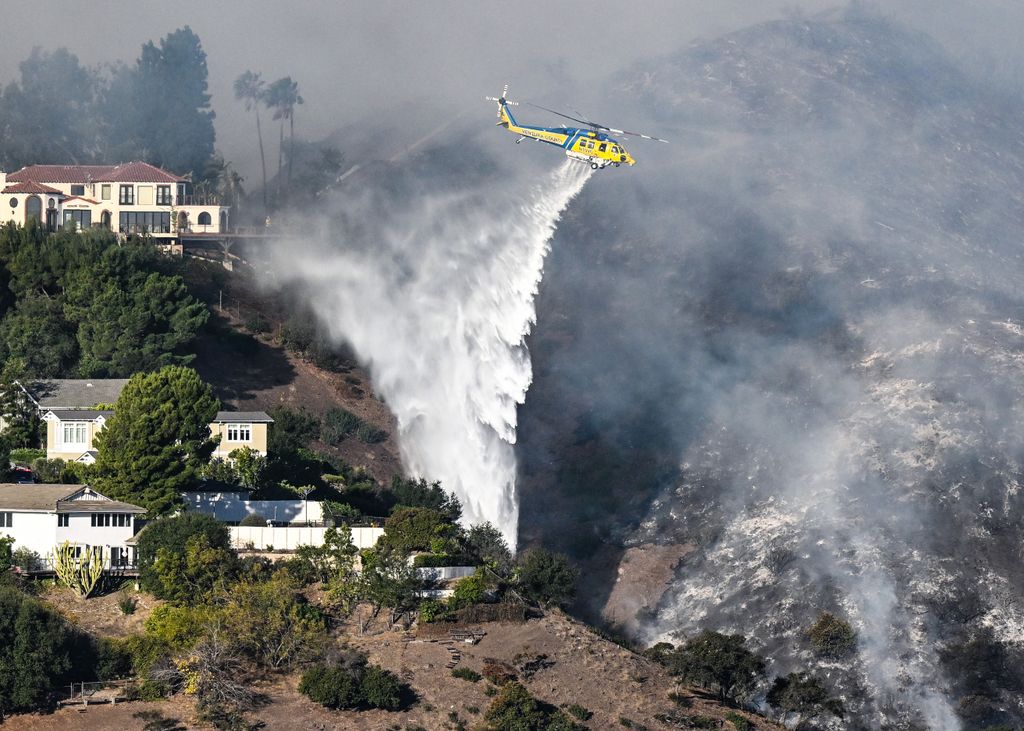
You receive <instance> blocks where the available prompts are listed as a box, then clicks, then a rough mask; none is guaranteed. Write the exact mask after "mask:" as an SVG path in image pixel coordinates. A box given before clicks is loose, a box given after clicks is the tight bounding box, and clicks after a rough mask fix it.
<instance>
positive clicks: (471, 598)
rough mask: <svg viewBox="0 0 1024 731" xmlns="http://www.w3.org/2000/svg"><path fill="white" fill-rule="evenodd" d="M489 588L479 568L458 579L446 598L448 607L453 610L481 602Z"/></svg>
mask: <svg viewBox="0 0 1024 731" xmlns="http://www.w3.org/2000/svg"><path fill="white" fill-rule="evenodd" d="M488 588H489V585H488V582H487V579H486V577H485V576H484V575H483V572H481V571H480V570H479V569H478V570H477V572H476V573H475V574H473V575H472V576H467V577H465V578H463V579H460V580H459V581H458V582H457V583H456V584H455V589H454V590H453V592H452V595H451V597H450V598H449V599H448V609H450V610H452V611H455V610H457V609H462V608H463V607H468V606H470V605H472V604H478V603H479V602H482V601H483V600H484V598H485V597H486V596H487V589H488Z"/></svg>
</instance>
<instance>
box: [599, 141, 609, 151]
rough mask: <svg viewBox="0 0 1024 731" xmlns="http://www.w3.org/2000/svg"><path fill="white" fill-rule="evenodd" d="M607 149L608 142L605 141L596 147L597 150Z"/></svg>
mask: <svg viewBox="0 0 1024 731" xmlns="http://www.w3.org/2000/svg"><path fill="white" fill-rule="evenodd" d="M607 149H608V143H607V142H602V143H601V146H600V147H598V148H597V151H598V152H604V151H605V150H607Z"/></svg>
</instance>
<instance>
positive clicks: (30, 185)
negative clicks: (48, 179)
mask: <svg viewBox="0 0 1024 731" xmlns="http://www.w3.org/2000/svg"><path fill="white" fill-rule="evenodd" d="M8 193H15V194H17V193H45V194H47V195H53V194H56V195H60V194H61V192H60V191H59V190H57V189H56V188H51V187H50V186H48V185H42V184H41V183H35V182H32V181H26V182H24V183H15V184H14V185H8V186H7V187H6V188H4V189H3V191H2V194H4V195H6V194H8Z"/></svg>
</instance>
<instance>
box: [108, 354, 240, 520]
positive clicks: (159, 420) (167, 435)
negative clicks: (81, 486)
mask: <svg viewBox="0 0 1024 731" xmlns="http://www.w3.org/2000/svg"><path fill="white" fill-rule="evenodd" d="M219 406H220V404H219V402H218V401H217V399H216V398H214V396H213V393H212V391H211V390H210V387H209V386H208V385H207V384H206V383H204V382H203V381H202V379H200V378H199V374H198V373H196V372H195V371H194V370H192V369H191V368H185V367H183V366H167V367H165V368H162V369H161V370H159V371H157V372H155V373H138V374H136V375H134V376H132V378H131V379H130V380H129V381H128V383H127V385H126V386H125V387H124V390H123V391H122V392H121V395H120V397H119V398H118V400H117V404H116V406H115V410H114V415H113V416H112V417H111V419H110V421H109V422H108V423H107V425H106V427H105V428H104V429H103V431H101V432H100V433H99V434H98V435H97V436H96V447H97V449H98V450H99V458H98V459H97V461H96V473H97V477H96V483H97V487H98V488H99V489H100V491H101V492H104V493H105V494H107V495H109V496H110V497H114V498H117V499H119V500H120V499H123V500H126V501H128V502H136V503H138V504H140V505H142V506H143V507H145V508H146V509H147V510H148V511H149V513H150V514H151V515H162V514H164V513H167V512H169V511H170V510H172V509H173V508H174V506H175V505H177V503H178V502H179V501H180V494H181V493H182V492H183V491H184V490H186V489H187V488H188V487H190V486H192V485H193V484H194V483H195V481H196V479H197V477H198V475H199V470H200V468H201V466H202V465H203V463H205V462H206V461H208V460H209V458H210V455H211V454H212V452H213V449H214V446H215V444H214V442H213V440H212V439H211V438H210V422H211V421H213V419H214V418H215V417H216V415H217V410H218V408H219Z"/></svg>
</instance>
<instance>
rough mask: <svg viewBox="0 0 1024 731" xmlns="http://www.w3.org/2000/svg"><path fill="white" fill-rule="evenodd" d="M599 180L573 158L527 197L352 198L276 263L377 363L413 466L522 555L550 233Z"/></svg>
mask: <svg viewBox="0 0 1024 731" xmlns="http://www.w3.org/2000/svg"><path fill="white" fill-rule="evenodd" d="M590 174H591V171H590V169H589V168H588V167H586V166H584V165H581V164H579V163H575V162H572V161H566V162H565V163H564V164H563V165H562V166H560V167H559V168H558V169H556V170H555V171H553V172H552V173H551V174H550V175H549V176H548V177H547V178H546V179H545V180H543V181H542V182H541V183H540V184H538V185H536V186H535V187H534V188H533V189H532V190H526V191H523V190H518V189H514V188H513V189H512V190H508V189H507V188H508V186H507V184H505V183H503V182H502V181H497V182H496V183H495V185H496V186H497V185H499V184H501V185H504V187H503V188H502V189H501V190H480V189H476V190H472V191H463V192H459V193H454V194H453V193H446V194H427V195H425V196H418V197H415V198H413V199H412V200H403V201H397V202H396V201H393V200H389V201H387V202H386V203H385V204H384V205H383V206H382V205H381V204H380V202H379V201H376V200H364V201H359V202H357V201H352V200H348V201H346V202H345V203H344V204H343V205H342V207H343V210H342V217H343V218H345V219H348V220H349V221H353V222H354V223H352V224H342V228H341V230H339V229H338V228H337V226H338V223H337V222H332V224H331V226H332V228H331V229H330V230H328V231H325V232H324V233H323V234H322V235H321V236H320V237H319V238H320V239H321V241H319V242H317V243H314V244H310V243H309V242H308V241H297V242H294V243H293V244H291V245H289V246H288V247H282V248H281V249H280V250H279V253H278V255H277V256H276V259H275V261H274V265H275V267H274V268H275V270H276V273H277V275H278V276H279V277H280V278H281V279H282V280H283V281H286V282H287V281H291V282H292V283H295V284H298V285H299V286H300V288H301V289H300V291H302V292H304V293H305V294H307V295H308V297H309V302H310V304H311V306H312V307H313V309H314V311H315V312H316V314H317V316H318V318H319V320H320V321H321V324H322V325H323V326H324V327H325V328H326V329H327V330H328V331H329V333H330V334H331V335H332V336H333V337H334V338H336V339H338V340H339V341H341V340H343V341H346V342H348V343H350V344H351V345H352V347H353V348H354V349H355V351H356V353H357V355H358V356H359V358H360V359H361V360H362V361H363V362H365V363H366V364H367V365H368V368H369V370H370V375H371V377H372V378H373V383H374V387H375V389H376V391H377V393H378V394H380V395H381V396H382V397H383V398H384V400H385V401H386V402H387V404H388V406H389V407H390V409H391V410H392V412H393V413H394V414H395V417H396V419H397V422H398V441H399V445H400V448H401V452H402V459H403V462H404V464H405V467H406V469H407V470H408V471H409V472H410V473H411V474H412V475H414V476H417V477H420V476H421V477H424V478H427V479H429V480H440V481H441V483H442V485H443V486H444V488H445V489H446V490H449V491H454V492H455V494H456V495H457V496H458V497H459V499H460V500H461V501H462V504H463V514H464V519H465V520H466V521H467V522H469V523H479V522H483V521H485V520H486V521H490V522H492V523H493V524H494V525H495V526H497V527H498V528H500V529H501V531H502V533H503V534H504V535H505V537H506V539H507V540H508V542H509V545H510V546H512V547H513V548H514V547H515V543H516V532H517V525H518V516H519V505H518V500H517V496H516V485H515V481H516V462H515V455H514V452H513V449H512V445H513V444H514V443H515V440H516V407H517V406H518V405H519V404H522V403H523V401H524V400H525V398H526V391H527V389H528V388H529V386H530V383H531V381H532V379H533V372H532V368H531V364H530V357H529V353H528V351H527V349H526V345H525V338H526V336H527V335H528V334H529V332H530V328H531V327H532V325H533V323H534V321H535V309H534V297H535V296H536V294H537V288H538V285H539V284H540V280H541V277H542V275H543V266H544V258H545V256H546V255H547V252H548V249H549V245H550V240H551V236H552V234H553V233H554V230H555V225H556V224H557V222H558V219H559V217H560V216H561V214H562V211H563V210H565V208H566V206H567V205H568V204H569V202H570V201H571V200H572V199H573V197H574V196H576V194H577V193H579V192H580V190H582V188H583V186H584V184H585V183H586V181H587V179H588V178H589V177H590ZM365 195H366V196H367V197H368V198H370V199H372V198H373V197H374V196H375V195H378V194H377V193H369V192H368V193H366V194H365ZM360 209H361V210H360Z"/></svg>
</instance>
